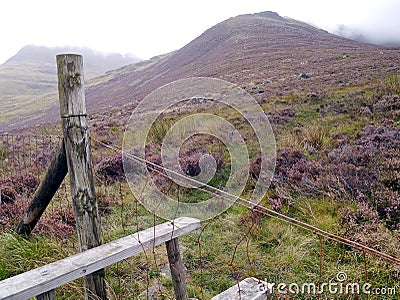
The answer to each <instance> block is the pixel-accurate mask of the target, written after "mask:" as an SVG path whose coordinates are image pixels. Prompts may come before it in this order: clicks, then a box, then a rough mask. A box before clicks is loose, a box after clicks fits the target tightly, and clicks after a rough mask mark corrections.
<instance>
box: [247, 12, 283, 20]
mask: <svg viewBox="0 0 400 300" xmlns="http://www.w3.org/2000/svg"><path fill="white" fill-rule="evenodd" d="M253 15H254V16H257V17H263V18H268V19H274V20H281V21H283V20H285V18H282V17H281V16H280V15H279V14H278V13H277V12H274V11H263V12H259V13H255V14H253Z"/></svg>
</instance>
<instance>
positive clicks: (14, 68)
mask: <svg viewBox="0 0 400 300" xmlns="http://www.w3.org/2000/svg"><path fill="white" fill-rule="evenodd" d="M63 52H76V53H81V54H82V55H83V56H84V64H85V78H86V80H88V79H91V78H94V77H96V76H100V75H103V74H105V72H106V71H109V70H113V69H117V68H119V67H122V66H125V65H129V64H131V63H134V62H137V61H139V59H138V58H136V57H133V56H126V57H124V56H122V55H121V54H117V53H111V54H102V53H98V52H95V51H94V50H91V49H89V48H71V47H65V48H61V47H56V48H48V47H44V46H25V47H23V48H22V49H21V50H20V51H19V52H18V53H17V54H16V55H14V56H13V57H11V58H10V59H8V60H7V61H6V62H5V63H4V64H2V65H0V108H1V110H2V115H1V116H0V122H2V121H3V122H4V121H13V120H12V119H14V118H17V117H18V116H21V115H23V114H24V113H25V114H31V113H32V114H35V111H37V110H40V109H42V108H43V107H40V106H39V105H40V104H44V106H45V104H46V101H40V100H42V99H43V98H46V97H47V98H48V99H49V102H50V99H51V100H52V101H54V93H55V92H57V70H56V60H55V56H56V55H57V54H59V53H63ZM47 93H53V95H52V96H43V95H45V94H47ZM16 126H18V123H16Z"/></svg>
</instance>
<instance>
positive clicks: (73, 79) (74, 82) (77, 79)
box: [68, 73, 82, 89]
mask: <svg viewBox="0 0 400 300" xmlns="http://www.w3.org/2000/svg"><path fill="white" fill-rule="evenodd" d="M68 83H69V86H70V88H71V89H76V88H79V87H80V86H81V84H82V80H81V74H80V73H75V74H72V75H69V78H68Z"/></svg>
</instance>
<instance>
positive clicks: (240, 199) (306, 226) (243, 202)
mask: <svg viewBox="0 0 400 300" xmlns="http://www.w3.org/2000/svg"><path fill="white" fill-rule="evenodd" d="M93 141H95V142H96V143H99V144H100V145H102V146H103V147H106V148H109V149H112V150H114V151H116V152H117V153H119V154H121V155H125V156H126V157H128V158H130V159H134V160H136V161H138V162H141V163H146V164H147V166H150V168H151V169H152V170H153V171H155V172H156V173H158V174H159V175H161V176H164V177H165V178H169V176H168V175H167V174H165V171H167V172H168V173H171V174H174V175H176V176H178V177H180V178H182V179H185V180H188V181H190V182H192V183H193V184H197V185H199V184H200V185H201V186H203V187H204V188H203V187H197V189H198V190H200V191H203V192H205V193H208V194H212V195H215V194H217V195H218V196H219V197H221V198H223V199H224V200H227V201H231V202H232V203H234V204H238V205H241V206H244V207H248V208H250V209H252V210H254V211H257V212H258V213H261V214H263V215H266V216H269V217H272V218H275V219H277V220H279V221H283V222H286V223H289V224H291V225H294V226H296V227H298V228H301V229H303V230H307V231H310V232H312V233H314V234H317V235H319V236H322V237H324V238H327V239H329V240H332V241H335V242H337V243H340V244H343V245H346V246H350V247H352V248H355V249H358V250H360V251H365V252H367V253H369V254H371V255H374V256H377V257H380V258H383V259H385V260H387V261H390V262H391V263H394V264H396V265H400V259H398V258H396V257H394V256H391V255H389V254H386V253H384V252H381V251H378V250H375V249H373V248H370V247H368V246H365V245H363V244H360V243H358V242H355V241H352V240H349V239H347V238H344V237H341V236H338V235H336V234H333V233H331V232H328V231H325V230H322V229H320V228H318V227H316V226H313V225H311V224H308V223H306V222H303V221H300V220H297V219H295V218H292V217H289V216H287V215H284V214H282V213H279V212H277V211H274V210H272V209H270V208H267V207H265V206H262V205H260V204H256V203H253V202H251V201H250V200H247V199H245V198H243V197H238V196H236V195H233V194H230V193H228V192H226V191H224V190H221V189H219V188H216V187H213V186H211V185H209V184H206V183H203V182H200V181H198V180H196V179H194V178H192V177H190V176H187V175H184V174H180V173H179V172H175V171H173V170H171V169H167V168H165V167H163V166H161V165H158V164H156V163H154V162H151V161H149V160H147V159H145V158H142V157H139V156H137V155H134V154H131V153H127V152H124V151H123V150H121V149H119V148H117V147H115V146H111V145H107V144H106V143H103V142H101V141H99V140H96V139H93ZM205 188H209V189H211V190H213V191H214V192H211V191H209V190H207V189H205Z"/></svg>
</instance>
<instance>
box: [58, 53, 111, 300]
mask: <svg viewBox="0 0 400 300" xmlns="http://www.w3.org/2000/svg"><path fill="white" fill-rule="evenodd" d="M57 71H58V93H59V98H60V112H61V118H62V128H63V134H64V144H65V153H66V156H67V164H68V171H69V178H70V185H71V196H72V201H73V206H74V213H75V220H76V228H77V233H78V241H79V250H80V251H81V252H82V251H85V250H88V249H90V248H93V247H96V246H99V245H101V242H102V241H101V232H100V220H99V214H98V205H97V199H96V192H95V187H94V180H93V169H92V161H91V154H90V141H89V133H88V124H87V120H86V103H85V91H84V78H83V58H82V56H81V55H76V54H61V55H57ZM84 285H85V294H86V298H87V299H107V298H106V291H105V282H104V269H101V270H99V271H97V272H95V273H93V274H90V275H88V276H85V277H84Z"/></svg>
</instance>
